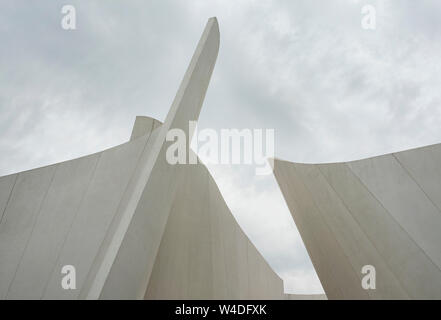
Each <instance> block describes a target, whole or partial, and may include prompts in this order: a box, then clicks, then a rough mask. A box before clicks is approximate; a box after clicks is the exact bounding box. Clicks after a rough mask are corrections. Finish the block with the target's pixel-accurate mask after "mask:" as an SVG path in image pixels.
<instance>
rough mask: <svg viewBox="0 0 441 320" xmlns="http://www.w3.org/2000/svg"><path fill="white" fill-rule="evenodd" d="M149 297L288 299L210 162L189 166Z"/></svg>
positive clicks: (156, 265) (281, 284)
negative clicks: (225, 196)
mask: <svg viewBox="0 0 441 320" xmlns="http://www.w3.org/2000/svg"><path fill="white" fill-rule="evenodd" d="M180 170H183V171H185V173H184V174H185V178H184V182H183V184H182V185H181V187H180V192H178V193H177V195H176V199H175V201H174V204H173V206H172V208H171V212H170V214H169V219H168V221H167V226H166V228H165V231H164V235H163V237H162V241H161V245H160V249H159V252H158V255H157V257H156V261H155V266H154V268H153V272H152V275H151V278H150V282H149V286H148V290H147V293H146V296H145V297H146V298H147V299H282V298H284V296H283V282H282V280H281V279H280V278H279V277H278V276H277V275H276V274H275V273H274V271H273V270H272V269H271V267H270V266H269V265H268V264H267V262H266V261H265V259H264V258H263V257H262V256H261V255H260V254H259V252H258V251H257V249H256V248H255V247H254V245H253V244H252V243H251V242H250V241H249V239H248V238H247V236H246V235H245V234H244V232H243V231H242V229H241V228H240V227H239V225H238V224H237V222H236V220H235V219H234V217H233V216H232V214H231V212H230V211H229V209H228V207H227V205H226V203H225V201H224V200H223V198H222V196H221V194H220V192H219V190H218V188H217V186H216V184H215V182H214V180H213V179H212V177H211V176H210V174H209V172H208V170H207V169H206V167H205V166H203V165H201V164H199V165H190V166H188V165H183V166H180Z"/></svg>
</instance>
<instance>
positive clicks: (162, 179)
mask: <svg viewBox="0 0 441 320" xmlns="http://www.w3.org/2000/svg"><path fill="white" fill-rule="evenodd" d="M218 49H219V28H218V23H217V19H216V18H210V19H209V20H208V23H207V25H206V27H205V30H204V32H203V34H202V37H201V39H200V41H199V43H198V46H197V48H196V51H195V53H194V55H193V57H192V59H191V62H190V65H189V67H188V69H187V71H186V73H185V76H184V79H183V80H182V83H181V85H180V87H179V90H178V92H177V94H176V97H175V99H174V101H173V103H172V105H171V108H170V110H169V112H168V114H167V117H166V119H165V121H164V124H163V125H162V126H161V127H160V128H159V129H158V135H157V137H156V139H155V140H154V141H153V140H152V141H149V143H148V144H151V146H150V147H147V148H146V149H149V152H148V155H147V156H146V157H145V159H144V162H141V164H140V168H139V169H138V170H137V171H138V172H137V174H136V175H135V176H134V177H135V178H134V179H133V181H131V183H130V185H129V187H128V188H127V192H126V195H125V196H124V197H123V199H122V201H121V206H120V208H119V210H118V212H117V214H116V221H117V222H116V223H115V225H116V226H115V232H112V239H111V240H110V241H109V245H108V247H107V248H104V249H103V250H105V251H106V252H105V257H104V259H103V260H102V261H101V262H99V263H100V267H99V270H98V271H97V273H96V276H95V278H94V279H93V280H92V282H91V283H92V286H91V288H90V290H89V291H88V292H83V294H85V297H87V298H92V299H95V298H98V297H101V298H105V299H112V298H132V297H137V298H140V299H141V298H143V297H144V295H145V291H146V289H147V285H148V281H149V278H150V274H151V271H152V268H153V265H154V261H155V257H156V254H157V251H158V248H159V245H160V242H161V238H162V235H163V232H164V229H165V225H166V222H167V219H168V215H169V212H170V209H171V206H172V202H173V201H172V199H173V198H174V195H175V192H176V189H177V188H179V187H180V181H181V180H182V174H181V171H177V166H175V165H170V164H169V163H168V162H167V160H166V151H167V148H168V146H169V145H170V144H171V142H167V141H165V140H166V139H165V138H166V135H167V133H168V132H169V130H170V129H180V130H182V131H184V132H185V134H186V137H188V141H190V140H191V134H192V133H191V132H189V128H188V127H189V125H188V124H189V121H191V120H197V119H198V117H199V113H200V110H201V107H202V103H203V100H204V97H205V93H206V91H207V88H208V84H209V81H210V78H211V74H212V72H213V69H214V65H215V62H216V58H217V54H218ZM188 145H189V144H188V143H187V148H188ZM187 150H188V149H187ZM187 154H188V152H187ZM135 258H136V259H137V263H132V264H130V263H127V262H128V261H132V260H133V259H135Z"/></svg>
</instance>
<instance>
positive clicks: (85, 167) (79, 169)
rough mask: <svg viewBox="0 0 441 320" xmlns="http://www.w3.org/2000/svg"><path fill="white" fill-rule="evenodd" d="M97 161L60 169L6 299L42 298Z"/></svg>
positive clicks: (92, 158) (70, 163)
mask: <svg viewBox="0 0 441 320" xmlns="http://www.w3.org/2000/svg"><path fill="white" fill-rule="evenodd" d="M98 157H99V155H92V156H88V157H84V158H80V159H77V160H75V161H68V162H63V163H60V164H59V165H58V168H57V170H56V172H55V176H54V178H53V181H52V184H51V186H50V187H49V190H48V192H47V195H46V197H45V199H44V201H43V203H42V206H41V210H40V214H39V216H38V219H37V221H36V223H35V227H34V228H33V230H32V235H31V237H30V239H29V241H28V246H27V247H26V250H25V252H24V254H23V258H22V259H21V262H20V265H19V267H18V269H17V272H16V274H15V278H14V281H13V282H12V285H11V288H10V290H9V293H8V295H7V298H10V299H15V298H20V299H40V298H41V297H42V296H43V291H44V289H45V287H46V285H47V282H48V280H49V277H50V274H51V272H52V271H53V269H54V267H55V263H56V261H57V257H58V255H59V254H60V250H61V247H62V245H63V243H64V241H65V239H66V236H67V234H68V231H69V228H70V226H71V225H72V221H73V219H74V217H75V214H76V213H77V211H78V208H79V206H80V203H81V201H82V199H83V197H84V194H85V192H86V190H87V188H86V186H87V185H88V184H89V181H90V180H91V176H92V173H93V171H94V169H95V167H96V163H97V160H98ZM42 248H44V250H42Z"/></svg>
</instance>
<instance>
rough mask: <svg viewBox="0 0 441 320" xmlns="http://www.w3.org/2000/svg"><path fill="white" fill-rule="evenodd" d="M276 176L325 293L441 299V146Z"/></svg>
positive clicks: (287, 166) (283, 167) (284, 167)
mask: <svg viewBox="0 0 441 320" xmlns="http://www.w3.org/2000/svg"><path fill="white" fill-rule="evenodd" d="M274 173H275V176H276V178H277V181H278V183H279V186H280V189H281V190H282V193H283V195H284V197H285V200H286V202H287V204H288V207H289V209H290V211H291V214H292V216H293V218H294V221H295V222H296V224H297V227H298V229H299V231H300V234H301V236H302V239H303V241H304V243H305V245H306V248H307V250H308V253H309V255H310V257H311V260H312V262H313V264H314V267H315V269H316V271H317V273H318V276H319V278H320V281H321V283H322V285H323V288H324V289H325V292H326V294H327V296H328V298H330V299H342V298H347V299H440V298H441V251H440V250H439V246H440V243H441V233H440V232H439V230H441V211H440V201H441V144H438V145H432V146H428V147H423V148H419V149H414V150H408V151H403V152H398V153H394V154H389V155H384V156H379V157H374V158H369V159H364V160H359V161H353V162H348V163H333V164H298V163H291V162H287V161H281V160H276V161H275V164H274ZM365 265H371V266H374V267H375V270H376V288H375V289H370V290H366V289H364V288H363V287H362V279H363V277H364V276H365V274H363V273H362V268H363V266H365Z"/></svg>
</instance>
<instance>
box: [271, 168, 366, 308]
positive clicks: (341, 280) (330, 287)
mask: <svg viewBox="0 0 441 320" xmlns="http://www.w3.org/2000/svg"><path fill="white" fill-rule="evenodd" d="M274 167H275V168H274V174H275V176H276V178H277V181H279V183H280V182H281V181H283V182H284V184H282V185H280V187H281V190H282V193H283V195H284V197H285V199H289V201H287V204H288V207H289V209H290V211H291V214H292V215H293V218H294V221H295V222H296V224H297V227H298V229H299V231H300V235H301V236H302V239H303V242H304V243H305V246H306V249H307V251H308V254H309V256H310V257H311V261H312V263H313V265H314V268H315V270H316V271H317V274H318V276H319V279H320V282H321V283H322V286H323V288H324V290H325V292H326V295H327V297H328V298H329V299H366V298H368V294H367V293H366V292H362V291H360V290H359V289H356V286H354V285H352V284H354V283H357V284H358V283H360V279H359V276H358V273H357V272H356V271H355V270H354V268H353V266H352V265H351V263H350V262H349V261H348V259H347V257H346V256H345V254H344V251H343V250H342V248H341V247H340V245H339V243H338V242H337V241H336V239H335V235H334V234H333V233H332V232H331V230H330V229H329V226H328V225H327V224H326V222H325V221H324V219H323V217H322V214H321V213H320V212H319V210H318V208H317V206H316V204H315V203H314V200H313V197H312V195H311V194H310V192H309V191H308V190H307V189H306V187H305V185H304V183H303V181H302V178H301V176H299V174H298V173H297V170H298V169H299V168H298V167H297V166H295V165H294V164H292V163H288V162H282V161H279V160H275V162H274ZM300 170H301V168H300ZM343 288H345V289H346V288H348V290H343Z"/></svg>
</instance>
